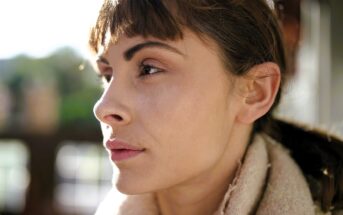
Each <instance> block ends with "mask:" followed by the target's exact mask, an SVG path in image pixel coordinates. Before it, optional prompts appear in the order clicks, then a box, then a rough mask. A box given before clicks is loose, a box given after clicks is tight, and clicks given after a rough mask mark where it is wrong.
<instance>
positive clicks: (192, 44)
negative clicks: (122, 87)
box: [99, 29, 219, 59]
mask: <svg viewBox="0 0 343 215" xmlns="http://www.w3.org/2000/svg"><path fill="white" fill-rule="evenodd" d="M183 34H184V36H183V38H180V39H176V40H170V39H166V40H163V39H159V38H156V37H152V36H147V37H144V36H134V37H129V36H127V35H124V34H122V35H121V36H119V37H117V39H116V41H110V42H109V44H108V45H107V46H106V49H104V51H103V52H101V53H99V56H103V57H107V56H114V55H119V54H120V55H123V54H124V55H125V56H126V57H125V56H124V57H125V58H129V59H130V58H131V57H130V52H131V51H134V52H136V51H137V50H133V49H139V50H141V49H145V48H160V49H163V50H164V51H170V52H174V53H177V54H180V55H182V56H184V57H188V56H191V54H192V52H196V51H198V52H201V51H202V50H210V51H212V52H214V53H216V54H217V53H218V52H219V48H218V47H217V45H216V44H215V42H214V41H213V40H211V39H209V38H205V37H201V38H200V37H199V36H198V35H197V34H195V33H193V32H192V31H190V30H187V29H184V30H183ZM140 45H142V46H140ZM128 52H129V53H128Z"/></svg>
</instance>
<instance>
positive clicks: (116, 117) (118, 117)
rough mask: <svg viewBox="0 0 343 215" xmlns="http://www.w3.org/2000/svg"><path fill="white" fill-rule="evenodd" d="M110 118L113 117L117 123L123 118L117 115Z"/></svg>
mask: <svg viewBox="0 0 343 215" xmlns="http://www.w3.org/2000/svg"><path fill="white" fill-rule="evenodd" d="M112 117H113V118H114V119H115V120H117V121H122V120H123V117H121V116H119V115H117V114H114V115H112Z"/></svg>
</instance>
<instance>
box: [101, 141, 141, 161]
mask: <svg viewBox="0 0 343 215" xmlns="http://www.w3.org/2000/svg"><path fill="white" fill-rule="evenodd" d="M106 148H107V149H108V150H109V151H110V157H111V160H112V161H113V162H119V161H124V160H128V159H130V158H133V157H136V156H138V155H140V154H142V153H143V152H144V151H145V148H141V147H137V146H133V145H130V144H128V143H125V142H121V141H118V140H108V141H107V142H106Z"/></svg>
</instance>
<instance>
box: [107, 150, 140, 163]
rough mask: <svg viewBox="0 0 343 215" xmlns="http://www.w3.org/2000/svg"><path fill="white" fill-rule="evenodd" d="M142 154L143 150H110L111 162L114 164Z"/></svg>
mask: <svg viewBox="0 0 343 215" xmlns="http://www.w3.org/2000/svg"><path fill="white" fill-rule="evenodd" d="M143 152H144V150H128V149H122V150H111V160H112V161H114V162H116V161H123V160H127V159H129V158H133V157H136V156H137V155H139V154H141V153H143Z"/></svg>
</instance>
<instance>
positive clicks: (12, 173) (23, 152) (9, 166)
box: [0, 140, 29, 213]
mask: <svg viewBox="0 0 343 215" xmlns="http://www.w3.org/2000/svg"><path fill="white" fill-rule="evenodd" d="M27 162H28V151H27V149H26V147H25V146H24V144H23V143H21V142H19V141H16V140H1V141H0V211H7V212H9V213H20V212H22V211H23V210H24V206H25V194H26V189H27V186H28V183H29V173H28V170H27Z"/></svg>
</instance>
